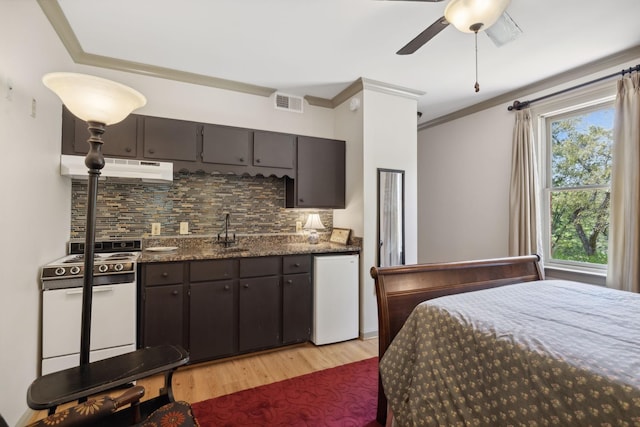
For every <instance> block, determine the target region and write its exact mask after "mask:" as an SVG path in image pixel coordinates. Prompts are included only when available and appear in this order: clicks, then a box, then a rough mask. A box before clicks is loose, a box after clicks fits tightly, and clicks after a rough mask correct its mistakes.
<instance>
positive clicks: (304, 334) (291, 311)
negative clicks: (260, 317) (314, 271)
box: [282, 274, 312, 344]
mask: <svg viewBox="0 0 640 427" xmlns="http://www.w3.org/2000/svg"><path fill="white" fill-rule="evenodd" d="M311 317H312V306H311V276H310V275H309V274H289V275H286V276H282V343H283V344H293V343H297V342H305V341H309V338H310V337H311Z"/></svg>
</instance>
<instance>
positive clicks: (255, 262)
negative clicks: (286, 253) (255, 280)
mask: <svg viewBox="0 0 640 427" xmlns="http://www.w3.org/2000/svg"><path fill="white" fill-rule="evenodd" d="M281 260H282V257H279V256H268V257H259V258H241V259H240V277H259V276H275V275H278V274H280V263H281Z"/></svg>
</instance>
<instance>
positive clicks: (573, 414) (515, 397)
mask: <svg viewBox="0 0 640 427" xmlns="http://www.w3.org/2000/svg"><path fill="white" fill-rule="evenodd" d="M639 340H640V295H638V294H634V293H630V292H623V291H616V290H612V289H607V288H603V287H598V286H593V285H585V284H580V283H575V282H569V281H559V280H544V281H535V282H527V283H521V284H515V285H508V286H502V287H498V288H493V289H487V290H482V291H476V292H469V293H464V294H458V295H450V296H446V297H441V298H437V299H433V300H430V301H427V302H424V303H422V304H420V305H418V306H417V307H416V308H415V309H414V311H413V312H412V313H411V315H410V316H409V318H408V319H407V321H406V323H405V325H404V326H403V328H402V330H401V331H400V332H399V333H398V335H397V336H396V338H395V339H394V340H393V342H392V343H391V345H390V346H389V348H388V349H387V351H386V352H385V354H384V357H383V358H382V360H381V362H380V373H381V378H382V383H383V386H384V390H385V395H386V396H387V398H388V400H389V404H390V406H391V409H392V410H393V414H394V417H395V421H396V422H397V424H398V425H400V426H414V425H416V426H417V425H426V426H442V425H446V426H458V425H459V426H474V425H478V426H498V425H517V426H553V425H570V426H592V425H602V426H618V425H619V426H640V343H639Z"/></svg>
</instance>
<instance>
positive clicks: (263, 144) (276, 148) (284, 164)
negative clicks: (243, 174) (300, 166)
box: [253, 130, 296, 169]
mask: <svg viewBox="0 0 640 427" xmlns="http://www.w3.org/2000/svg"><path fill="white" fill-rule="evenodd" d="M295 152H296V137H295V135H289V134H285V133H277V132H264V131H258V130H257V131H254V133H253V165H254V166H257V167H271V168H281V169H293V166H294V164H293V162H294V157H295Z"/></svg>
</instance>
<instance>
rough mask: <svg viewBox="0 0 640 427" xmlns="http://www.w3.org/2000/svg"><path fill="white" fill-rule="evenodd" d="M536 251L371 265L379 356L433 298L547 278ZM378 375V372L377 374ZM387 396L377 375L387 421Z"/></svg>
mask: <svg viewBox="0 0 640 427" xmlns="http://www.w3.org/2000/svg"><path fill="white" fill-rule="evenodd" d="M539 261H540V257H539V256H537V255H529V256H520V257H510V258H495V259H487V260H478V261H460V262H448V263H438V264H416V265H402V266H395V267H372V268H371V277H373V278H374V279H375V285H376V296H377V299H378V355H379V357H380V358H382V356H383V355H384V353H385V351H386V350H387V348H388V347H389V344H391V341H392V340H393V338H394V337H395V336H396V334H397V333H398V332H399V331H400V329H401V328H402V325H404V322H405V321H406V320H407V317H409V314H411V311H413V309H414V308H415V307H416V306H417V305H418V304H420V303H421V302H423V301H427V300H430V299H433V298H437V297H441V296H445V295H451V294H458V293H462V292H470V291H477V290H480V289H487V288H494V287H497V286H503V285H509V284H513V283H521V282H530V281H533V280H542V279H544V274H543V272H542V270H541V269H540V265H539V263H538V262H539ZM378 377H379V375H378ZM386 413H387V400H386V398H385V396H384V392H383V390H382V382H381V381H380V379H379V378H378V416H377V420H378V422H379V423H381V424H382V425H385V420H386Z"/></svg>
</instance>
